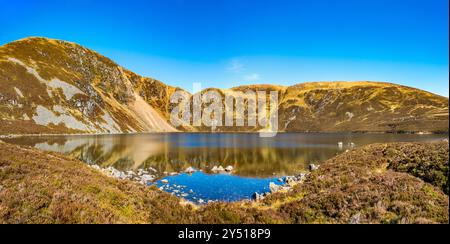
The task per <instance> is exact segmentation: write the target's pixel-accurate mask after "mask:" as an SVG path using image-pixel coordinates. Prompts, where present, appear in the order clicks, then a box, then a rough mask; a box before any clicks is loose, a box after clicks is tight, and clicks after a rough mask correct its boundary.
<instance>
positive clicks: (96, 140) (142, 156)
mask: <svg viewBox="0 0 450 244" xmlns="http://www.w3.org/2000/svg"><path fill="white" fill-rule="evenodd" d="M442 138H444V136H442V135H396V134H321V133H286V134H279V135H278V136H277V137H275V138H260V137H259V136H258V134H194V133H179V134H138V135H108V136H52V137H23V138H14V139H8V140H6V141H8V142H10V143H15V144H21V145H28V146H33V147H36V148H39V149H41V150H46V151H54V152H60V153H64V154H67V155H71V156H73V157H76V158H78V159H80V160H82V161H84V162H86V163H88V164H96V165H99V166H102V167H108V166H113V167H114V168H116V169H118V170H122V171H127V170H137V169H139V168H149V167H153V168H155V169H157V170H158V172H160V173H162V172H179V171H183V170H184V169H186V168H187V167H189V166H193V167H195V168H197V169H202V170H203V171H204V172H206V173H208V172H210V169H211V168H212V167H213V166H218V165H223V166H228V165H231V166H233V167H234V168H235V169H236V171H235V174H237V175H240V176H249V177H269V176H273V175H290V174H293V173H295V172H299V171H302V170H305V169H306V168H307V166H308V165H309V164H310V163H319V162H321V161H323V160H326V159H328V158H331V157H333V156H334V155H336V154H338V153H339V152H341V151H344V150H346V149H348V148H351V147H352V146H353V145H354V146H361V145H366V144H370V143H375V142H394V141H430V140H439V139H442ZM340 142H342V143H340ZM352 143H353V144H352Z"/></svg>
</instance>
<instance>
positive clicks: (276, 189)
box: [269, 182, 281, 193]
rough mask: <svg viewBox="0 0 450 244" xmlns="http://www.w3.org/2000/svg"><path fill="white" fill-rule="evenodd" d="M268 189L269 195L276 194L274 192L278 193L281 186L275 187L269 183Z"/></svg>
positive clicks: (275, 185)
mask: <svg viewBox="0 0 450 244" xmlns="http://www.w3.org/2000/svg"><path fill="white" fill-rule="evenodd" d="M269 189H270V192H271V193H276V192H279V191H280V190H281V186H279V185H277V184H275V183H273V182H270V184H269Z"/></svg>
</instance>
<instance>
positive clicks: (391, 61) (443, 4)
mask: <svg viewBox="0 0 450 244" xmlns="http://www.w3.org/2000/svg"><path fill="white" fill-rule="evenodd" d="M448 5H449V2H448V0H421V1H417V0H408V1H406V0H363V1H360V0H358V1H357V0H340V1H332V0H329V1H327V0H317V1H312V0H309V1H301V0H267V1H264V0H210V1H206V0H203V1H202V0H189V1H188V0H145V1H144V0H141V1H134V0H127V1H121V0H115V1H114V0H109V1H106V0H97V1H94V0H71V1H69V0H40V1H37V0H33V1H31V0H30V1H26V0H15V1H12V0H0V6H1V7H0V44H4V43H7V42H10V41H14V40H17V39H21V38H24V37H27V36H45V37H51V38H57V39H64V40H69V41H73V42H77V43H79V44H81V45H84V46H87V47H89V48H92V49H94V50H96V51H98V52H100V53H102V54H104V55H105V56H108V57H110V58H112V59H113V60H115V61H116V62H117V63H119V64H121V65H123V66H125V67H126V68H128V69H130V70H132V71H135V72H136V73H138V74H141V75H145V76H150V77H154V78H157V79H160V80H162V81H163V82H166V83H168V84H170V85H174V86H180V87H183V88H185V89H188V90H191V87H192V83H193V82H201V83H202V85H203V87H204V88H205V87H219V88H228V87H232V86H237V85H242V84H251V83H273V84H281V85H291V84H295V83H300V82H305V81H335V80H350V81H351V80H377V81H389V82H394V83H400V84H404V85H409V86H414V87H418V88H422V89H425V90H428V91H431V92H434V93H438V94H441V95H444V96H448V93H449V88H448V87H449V86H448V81H449V31H448V28H449V12H448V8H449V6H448Z"/></svg>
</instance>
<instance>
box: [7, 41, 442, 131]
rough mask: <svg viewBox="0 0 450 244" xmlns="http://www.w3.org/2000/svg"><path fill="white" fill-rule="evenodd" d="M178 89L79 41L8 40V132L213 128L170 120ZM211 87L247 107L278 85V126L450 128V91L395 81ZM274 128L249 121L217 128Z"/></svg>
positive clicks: (299, 128)
mask: <svg viewBox="0 0 450 244" xmlns="http://www.w3.org/2000/svg"><path fill="white" fill-rule="evenodd" d="M177 90H181V89H179V88H175V87H171V86H167V85H165V84H164V83H162V82H160V81H158V80H154V79H151V78H146V77H141V76H139V75H137V74H135V73H133V72H131V71H128V70H126V69H124V68H122V67H120V66H118V65H117V64H115V63H114V62H113V61H111V60H110V59H108V58H106V57H104V56H102V55H99V54H98V53H96V52H94V51H92V50H89V49H86V48H84V47H82V46H79V45H77V44H74V43H69V42H65V41H58V40H51V39H46V38H27V39H23V40H20V41H16V42H13V43H10V44H7V45H4V46H1V47H0V134H39V133H131V132H173V131H177V129H178V130H181V131H211V128H210V127H206V126H180V127H178V128H174V127H173V126H172V125H171V124H170V123H169V122H168V121H170V112H171V111H172V108H173V107H174V106H175V105H173V104H170V96H171V95H172V94H173V93H174V92H176V91H177ZM208 90H214V91H217V92H218V93H219V94H220V95H221V96H223V97H225V95H230V96H234V97H242V98H243V99H244V106H246V105H247V104H248V99H247V97H246V95H243V93H245V92H248V91H254V92H256V91H267V92H269V91H276V92H277V94H278V107H279V113H278V115H279V118H278V130H279V131H283V132H300V131H301V132H303V131H324V132H338V131H355V132H356V131H359V132H448V117H449V111H448V98H445V97H441V96H438V95H435V94H431V93H428V92H425V91H421V90H418V89H414V88H410V87H405V86H400V85H395V84H390V83H380V82H318V83H304V84H299V85H295V86H290V87H283V86H272V85H252V86H242V87H236V88H231V89H225V90H220V89H208ZM208 90H205V91H203V92H206V91H208ZM189 96H191V95H189ZM191 99H192V96H191ZM224 107H225V105H224ZM247 115H248V113H247V112H246V113H245V115H244V117H247ZM236 116H237V115H236V114H234V117H235V118H236ZM223 124H225V121H223ZM267 127H268V126H261V125H257V126H248V124H247V122H246V126H243V127H236V126H225V125H224V126H219V127H217V128H216V129H215V131H228V132H230V131H246V132H247V131H253V132H256V131H260V130H264V129H267ZM269 127H270V125H269Z"/></svg>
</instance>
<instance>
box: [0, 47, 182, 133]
mask: <svg viewBox="0 0 450 244" xmlns="http://www.w3.org/2000/svg"><path fill="white" fill-rule="evenodd" d="M174 91H175V88H173V87H169V86H166V85H164V84H163V83H161V82H159V81H157V80H153V79H150V78H144V77H140V76H138V75H136V74H134V73H132V72H130V71H128V70H125V69H124V68H122V67H120V66H118V65H117V64H115V63H114V62H113V61H111V60H109V59H108V58H106V57H103V56H101V55H99V54H97V53H95V52H93V51H91V50H89V49H86V48H83V47H81V46H79V45H77V44H73V43H69V42H65V41H57V40H51V39H46V38H27V39H23V40H20V41H16V42H13V43H10V44H7V45H4V46H2V47H0V133H2V134H7V133H11V134H20V133H25V134H35V133H129V132H143V131H175V129H174V128H173V127H172V126H171V125H170V124H169V123H167V122H166V119H165V118H166V117H167V109H168V107H167V103H166V102H164V101H166V100H167V99H168V97H169V96H170V94H171V93H172V92H174Z"/></svg>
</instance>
